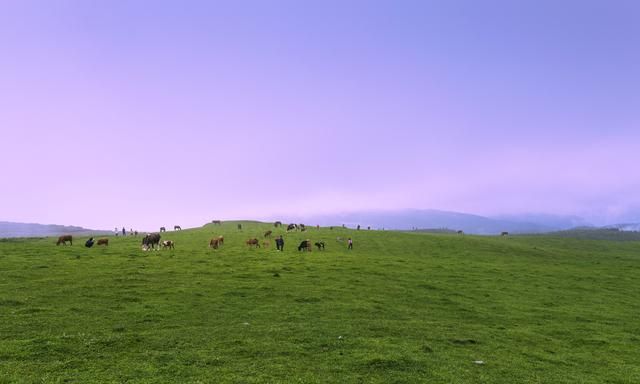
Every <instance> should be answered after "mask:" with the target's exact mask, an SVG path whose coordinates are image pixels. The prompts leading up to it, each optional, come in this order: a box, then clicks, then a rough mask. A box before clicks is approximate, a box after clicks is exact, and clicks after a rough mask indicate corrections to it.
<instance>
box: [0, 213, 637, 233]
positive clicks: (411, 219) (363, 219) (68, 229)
mask: <svg viewBox="0 0 640 384" xmlns="http://www.w3.org/2000/svg"><path fill="white" fill-rule="evenodd" d="M241 219H243V220H245V219H247V220H253V219H256V218H252V217H242V218H241ZM258 219H259V220H261V221H275V220H280V221H282V222H284V223H304V224H306V225H311V226H315V225H321V226H341V225H345V226H347V227H349V228H355V227H357V226H358V225H360V226H361V228H362V229H366V228H367V227H371V228H372V229H386V230H413V229H418V230H435V229H438V230H442V229H448V230H454V231H458V230H462V231H464V232H465V233H468V234H476V235H496V234H500V233H501V232H504V231H506V232H509V233H513V234H524V233H546V232H555V231H563V230H568V229H574V228H617V229H619V230H620V231H640V223H624V224H609V225H606V226H594V225H592V224H591V223H589V222H588V221H586V220H585V219H583V218H581V217H578V216H562V215H549V214H521V215H502V216H496V217H486V216H481V215H475V214H469V213H460V212H452V211H442V210H436V209H403V210H386V211H383V210H377V211H364V210H363V211H355V212H344V213H337V214H317V215H313V214H309V215H283V216H279V217H261V218H258ZM159 227H160V225H158V226H157V228H159ZM157 228H155V227H154V228H152V229H147V230H146V231H149V232H151V231H157ZM185 228H186V227H185ZM143 232H144V231H143ZM111 233H112V231H107V230H93V229H87V228H83V227H80V226H64V225H43V224H25V223H14V222H7V221H0V237H40V236H58V235H62V234H76V235H99V234H111Z"/></svg>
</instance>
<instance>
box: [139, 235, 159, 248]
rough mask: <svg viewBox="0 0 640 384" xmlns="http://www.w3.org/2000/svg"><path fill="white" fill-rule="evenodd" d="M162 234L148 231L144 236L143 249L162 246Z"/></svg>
mask: <svg viewBox="0 0 640 384" xmlns="http://www.w3.org/2000/svg"><path fill="white" fill-rule="evenodd" d="M159 244H160V234H159V233H147V234H146V235H145V236H144V237H143V238H142V250H144V251H148V250H149V249H155V250H158V248H160V245H159Z"/></svg>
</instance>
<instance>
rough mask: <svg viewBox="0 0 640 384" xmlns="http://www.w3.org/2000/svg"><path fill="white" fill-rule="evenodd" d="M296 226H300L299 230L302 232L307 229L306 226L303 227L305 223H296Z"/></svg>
mask: <svg viewBox="0 0 640 384" xmlns="http://www.w3.org/2000/svg"><path fill="white" fill-rule="evenodd" d="M298 228H300V230H301V231H302V232H304V231H306V230H307V227H305V225H304V224H298Z"/></svg>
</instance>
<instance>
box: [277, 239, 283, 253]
mask: <svg viewBox="0 0 640 384" xmlns="http://www.w3.org/2000/svg"><path fill="white" fill-rule="evenodd" d="M276 250H278V251H284V239H283V238H282V235H280V237H278V238H277V239H276Z"/></svg>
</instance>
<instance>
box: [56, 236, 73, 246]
mask: <svg viewBox="0 0 640 384" xmlns="http://www.w3.org/2000/svg"><path fill="white" fill-rule="evenodd" d="M67 241H68V242H69V244H71V245H73V236H71V235H63V236H60V237H58V242H56V245H60V244H62V245H67Z"/></svg>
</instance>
